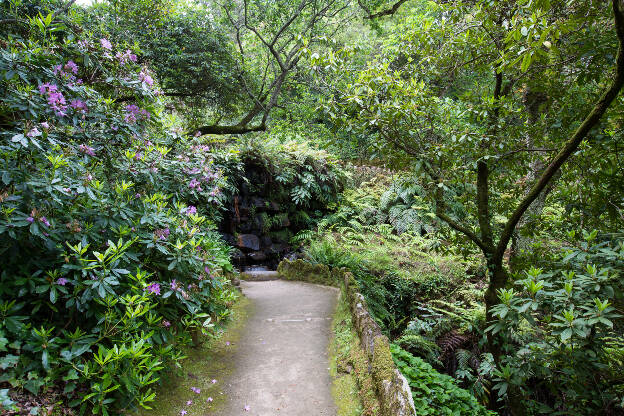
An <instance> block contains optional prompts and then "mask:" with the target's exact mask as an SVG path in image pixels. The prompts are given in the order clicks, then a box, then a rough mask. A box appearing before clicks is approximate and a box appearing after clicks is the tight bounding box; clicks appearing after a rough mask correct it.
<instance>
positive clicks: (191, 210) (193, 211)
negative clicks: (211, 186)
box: [186, 205, 197, 215]
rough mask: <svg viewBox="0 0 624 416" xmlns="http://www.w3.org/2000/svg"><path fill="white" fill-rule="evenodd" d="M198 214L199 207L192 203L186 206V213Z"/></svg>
mask: <svg viewBox="0 0 624 416" xmlns="http://www.w3.org/2000/svg"><path fill="white" fill-rule="evenodd" d="M195 214H197V207H195V206H193V205H190V206H189V207H188V208H186V215H195Z"/></svg>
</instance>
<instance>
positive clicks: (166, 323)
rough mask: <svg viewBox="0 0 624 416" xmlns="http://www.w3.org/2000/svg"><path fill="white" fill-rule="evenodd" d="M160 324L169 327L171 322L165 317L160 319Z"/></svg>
mask: <svg viewBox="0 0 624 416" xmlns="http://www.w3.org/2000/svg"><path fill="white" fill-rule="evenodd" d="M162 325H163V326H164V327H165V328H169V327H170V326H171V322H169V321H167V320H166V319H163V321H162Z"/></svg>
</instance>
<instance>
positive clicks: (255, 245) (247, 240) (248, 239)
mask: <svg viewBox="0 0 624 416" xmlns="http://www.w3.org/2000/svg"><path fill="white" fill-rule="evenodd" d="M236 245H237V246H238V247H240V248H242V249H247V250H260V239H259V238H258V236H257V235H254V234H239V236H238V240H237V244H236Z"/></svg>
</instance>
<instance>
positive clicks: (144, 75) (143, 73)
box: [139, 69, 154, 87]
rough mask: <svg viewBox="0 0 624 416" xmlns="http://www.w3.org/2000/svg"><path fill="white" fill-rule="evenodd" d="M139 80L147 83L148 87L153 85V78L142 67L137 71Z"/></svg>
mask: <svg viewBox="0 0 624 416" xmlns="http://www.w3.org/2000/svg"><path fill="white" fill-rule="evenodd" d="M139 81H141V82H143V83H145V84H146V85H149V86H150V87H151V86H152V85H154V79H153V78H152V77H151V76H150V75H149V74H148V73H147V71H146V70H145V69H142V70H141V72H139Z"/></svg>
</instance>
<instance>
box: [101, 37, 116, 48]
mask: <svg viewBox="0 0 624 416" xmlns="http://www.w3.org/2000/svg"><path fill="white" fill-rule="evenodd" d="M100 45H102V48H104V49H106V50H107V51H110V50H111V49H113V45H111V43H110V42H109V40H108V39H106V38H102V39H100Z"/></svg>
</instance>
